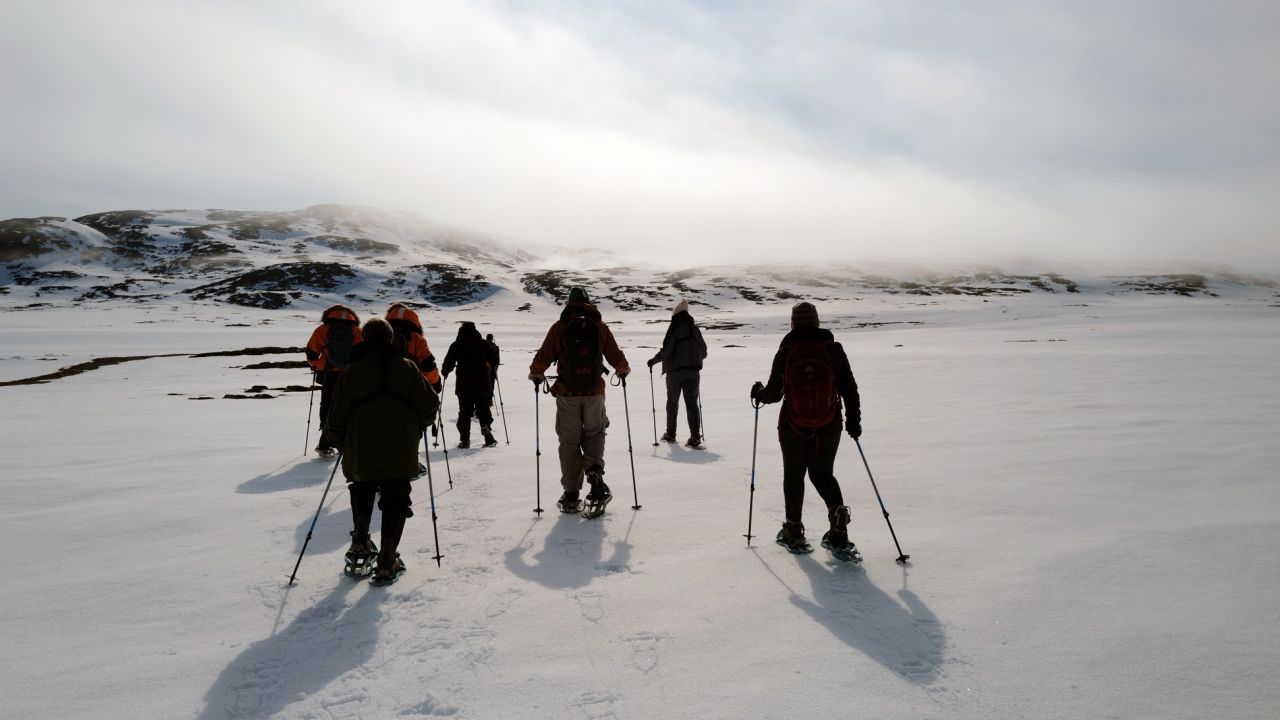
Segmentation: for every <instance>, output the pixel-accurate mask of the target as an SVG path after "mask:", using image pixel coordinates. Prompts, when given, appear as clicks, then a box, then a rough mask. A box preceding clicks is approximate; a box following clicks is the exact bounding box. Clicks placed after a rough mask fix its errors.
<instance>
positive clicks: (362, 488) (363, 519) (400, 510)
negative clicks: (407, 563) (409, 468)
mask: <svg viewBox="0 0 1280 720" xmlns="http://www.w3.org/2000/svg"><path fill="white" fill-rule="evenodd" d="M412 488H413V486H412V485H411V484H410V482H409V480H408V479H407V478H405V479H396V480H380V481H376V482H369V481H360V482H352V483H347V492H348V493H349V494H350V495H351V517H352V520H353V522H354V525H355V527H354V530H355V536H356V537H357V538H360V537H367V536H368V535H369V524H370V523H371V522H372V521H373V504H374V500H375V498H376V499H377V503H378V509H379V510H381V511H382V548H381V552H382V553H383V557H384V558H385V559H386V560H387V561H391V560H394V559H395V553H396V548H397V547H399V545H400V537H401V535H403V534H404V521H405V520H407V519H408V518H411V517H413V510H412V508H410V505H411V504H412V503H411V502H410V500H409V493H410V492H412Z"/></svg>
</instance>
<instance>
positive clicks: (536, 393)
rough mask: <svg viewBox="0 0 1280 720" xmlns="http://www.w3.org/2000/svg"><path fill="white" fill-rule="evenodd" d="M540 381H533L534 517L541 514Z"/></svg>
mask: <svg viewBox="0 0 1280 720" xmlns="http://www.w3.org/2000/svg"><path fill="white" fill-rule="evenodd" d="M541 396H542V381H539V380H534V381H533V454H534V458H535V459H534V463H535V467H536V468H537V481H536V482H537V495H538V500H537V503H536V504H535V505H534V507H533V512H534V514H536V515H541V514H542V427H541V425H540V423H539V419H538V408H539V406H541V404H542V397H541Z"/></svg>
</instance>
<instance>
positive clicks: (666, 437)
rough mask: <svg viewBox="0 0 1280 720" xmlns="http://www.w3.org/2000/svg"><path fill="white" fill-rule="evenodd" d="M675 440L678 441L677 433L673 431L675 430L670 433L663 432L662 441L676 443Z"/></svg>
mask: <svg viewBox="0 0 1280 720" xmlns="http://www.w3.org/2000/svg"><path fill="white" fill-rule="evenodd" d="M675 441H676V434H675V433H673V432H669V433H663V434H662V442H665V443H674V442H675Z"/></svg>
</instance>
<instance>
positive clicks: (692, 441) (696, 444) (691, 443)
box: [684, 435, 703, 450]
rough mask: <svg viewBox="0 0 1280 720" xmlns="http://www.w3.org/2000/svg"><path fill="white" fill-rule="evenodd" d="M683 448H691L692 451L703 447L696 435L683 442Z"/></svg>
mask: <svg viewBox="0 0 1280 720" xmlns="http://www.w3.org/2000/svg"><path fill="white" fill-rule="evenodd" d="M684 446H685V447H687V448H691V449H693V450H701V449H702V447H703V446H702V438H700V437H698V436H697V435H694V436H693V437H691V438H689V439H688V440H686V441H685V443H684Z"/></svg>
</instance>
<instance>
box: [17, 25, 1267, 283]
mask: <svg viewBox="0 0 1280 720" xmlns="http://www.w3.org/2000/svg"><path fill="white" fill-rule="evenodd" d="M6 15H7V18H6V23H5V25H4V27H3V29H0V63H3V65H4V66H5V67H6V68H14V69H15V71H14V72H7V73H6V74H5V75H4V78H3V80H2V81H0V82H3V86H2V87H0V91H2V92H3V97H5V98H6V100H7V101H8V102H7V103H6V104H7V105H8V106H9V107H12V108H19V109H20V111H19V112H9V113H6V114H5V116H4V118H3V119H0V153H2V154H3V157H4V158H5V161H6V163H5V164H6V166H7V170H8V172H6V173H5V177H4V179H3V180H0V216H5V217H8V216H15V215H32V214H65V215H74V214H78V213H80V212H88V211H92V210H102V209H114V208H124V207H207V206H221V207H237V208H267V209H283V208H294V207H301V206H305V205H310V204H313V203H317V202H354V203H362V204H371V205H381V206H386V207H393V208H403V209H410V210H415V211H418V212H420V213H422V214H423V215H425V216H427V217H429V218H432V219H434V220H437V221H440V222H444V223H447V224H453V225H457V226H459V227H465V228H468V229H475V230H479V231H483V232H490V233H493V234H496V235H499V236H501V237H504V238H506V239H509V240H513V241H519V240H522V239H528V240H531V241H536V242H540V243H549V244H567V245H578V246H600V247H620V248H627V249H629V250H631V251H636V252H641V253H649V254H652V255H653V256H654V257H655V258H657V259H662V258H668V259H673V260H674V259H682V260H683V259H687V260H689V261H698V262H704V261H708V260H717V259H750V260H764V259H769V258H776V257H785V258H795V259H805V260H821V259H825V258H840V259H846V258H848V259H859V258H864V259H869V258H876V259H883V258H907V259H930V258H939V259H947V260H970V259H998V258H999V257H1006V256H1010V255H1015V254H1018V255H1038V256H1044V257H1068V258H1089V257H1096V258H1134V257H1137V258H1144V257H1145V258H1160V259H1167V260H1170V261H1203V260H1216V261H1221V262H1225V263H1228V264H1230V263H1233V262H1234V263H1240V264H1244V263H1248V264H1250V265H1254V266H1257V265H1258V264H1262V265H1268V266H1270V267H1273V268H1276V269H1280V250H1278V249H1277V247H1276V245H1277V244H1276V243H1275V242H1274V241H1272V240H1271V238H1270V234H1271V233H1272V232H1274V229H1275V228H1276V227H1277V224H1276V220H1277V217H1276V213H1275V210H1274V208H1273V207H1272V206H1273V203H1272V202H1271V201H1270V198H1273V197H1275V196H1276V190H1277V189H1278V188H1277V185H1280V183H1277V178H1278V177H1280V172H1278V168H1280V163H1278V162H1277V161H1278V160H1280V158H1278V157H1277V153H1278V152H1280V150H1278V149H1277V146H1276V144H1275V143H1274V134H1275V128H1276V127H1278V126H1280V122H1278V121H1280V89H1278V88H1280V83H1277V81H1276V80H1275V79H1273V77H1272V75H1271V73H1270V71H1269V68H1270V67H1273V66H1274V64H1275V60H1276V57H1275V55H1276V51H1275V50H1274V42H1273V39H1274V37H1275V36H1276V32H1275V31H1276V30H1277V28H1278V27H1280V11H1278V10H1276V9H1273V8H1272V7H1271V6H1270V5H1268V4H1263V3H1245V2H1233V3H1232V2H1229V3H1225V4H1216V5H1214V6H1212V7H1210V6H1205V5H1203V4H1202V3H1194V2H1190V1H1189V0H1173V1H1171V2H1159V3H1156V2H1146V1H1137V0H1131V1H1129V2H1122V3H1120V4H1115V3H1107V4H1103V3H1099V2H1082V3H1070V4H1058V5H1053V6H1043V5H1038V6H1029V5H1027V4H1025V3H1012V2H982V3H976V4H970V5H968V6H965V7H964V8H961V7H958V6H952V5H949V4H943V3H863V2H853V3H835V2H830V3H828V2H814V3H804V4H800V5H796V6H792V5H787V6H783V5H773V4H768V3H760V4H752V3H743V4H732V5H724V6H722V5H720V4H705V5H693V4H686V3H663V2H643V3H641V2H624V3H586V2H581V3H578V2H549V3H537V4H527V3H518V4H517V3H504V2H496V1H494V2H440V3H419V2H407V1H400V2H395V1H393V2H382V3H377V4H357V3H346V2H301V1H298V2H281V3H270V4H265V3H253V2H247V1H242V2H212V1H209V2H203V3H200V2H197V3H165V2H158V1H143V0H122V1H121V2H114V3H109V4H108V3H70V2H60V1H56V0H55V1H49V2H17V3H12V4H11V7H10V8H9V9H8V11H7V13H6Z"/></svg>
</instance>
